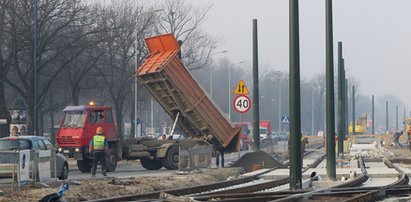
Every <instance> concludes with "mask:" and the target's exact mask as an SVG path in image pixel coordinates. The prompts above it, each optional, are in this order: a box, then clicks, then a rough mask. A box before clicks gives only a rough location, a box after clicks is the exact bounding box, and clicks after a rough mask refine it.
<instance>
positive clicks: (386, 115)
mask: <svg viewBox="0 0 411 202" xmlns="http://www.w3.org/2000/svg"><path fill="white" fill-rule="evenodd" d="M385 131H386V132H387V133H388V131H389V129H388V100H387V101H385Z"/></svg>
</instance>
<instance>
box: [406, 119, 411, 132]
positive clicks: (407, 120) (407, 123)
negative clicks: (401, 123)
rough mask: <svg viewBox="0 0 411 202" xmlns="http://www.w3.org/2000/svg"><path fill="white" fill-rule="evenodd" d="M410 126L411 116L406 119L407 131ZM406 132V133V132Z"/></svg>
mask: <svg viewBox="0 0 411 202" xmlns="http://www.w3.org/2000/svg"><path fill="white" fill-rule="evenodd" d="M410 126H411V117H407V118H406V119H405V127H406V131H409V130H410ZM405 134H406V133H405Z"/></svg>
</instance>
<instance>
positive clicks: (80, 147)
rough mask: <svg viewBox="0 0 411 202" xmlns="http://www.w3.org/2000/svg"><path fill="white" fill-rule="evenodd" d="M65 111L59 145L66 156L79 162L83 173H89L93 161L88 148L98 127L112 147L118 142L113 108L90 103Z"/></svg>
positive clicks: (58, 135) (58, 140)
mask: <svg viewBox="0 0 411 202" xmlns="http://www.w3.org/2000/svg"><path fill="white" fill-rule="evenodd" d="M63 111H64V113H65V114H64V118H63V121H62V122H61V125H60V129H59V131H58V133H57V136H56V140H57V144H58V146H59V147H60V148H62V150H63V153H64V154H65V155H68V156H69V157H74V158H75V159H76V160H77V165H78V166H79V169H80V170H81V171H83V170H85V171H86V172H89V170H90V169H91V161H92V159H91V156H90V154H89V152H88V146H89V144H90V140H91V139H92V138H93V137H94V135H95V134H96V129H97V127H102V128H103V131H104V132H103V134H104V136H105V137H106V139H107V141H108V142H109V144H110V147H112V146H113V145H114V144H115V143H116V142H118V135H117V130H116V125H115V123H114V117H113V113H112V108H111V107H109V106H95V105H94V103H93V102H90V104H89V105H80V106H67V107H66V108H64V110H63ZM79 164H82V165H79ZM80 167H81V168H80Z"/></svg>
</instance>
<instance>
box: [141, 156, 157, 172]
mask: <svg viewBox="0 0 411 202" xmlns="http://www.w3.org/2000/svg"><path fill="white" fill-rule="evenodd" d="M140 163H141V165H142V166H143V167H144V168H145V169H147V170H158V169H160V168H161V167H163V165H161V162H160V161H158V160H156V159H149V158H142V159H140Z"/></svg>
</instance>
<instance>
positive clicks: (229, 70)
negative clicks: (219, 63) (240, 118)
mask: <svg viewBox="0 0 411 202" xmlns="http://www.w3.org/2000/svg"><path fill="white" fill-rule="evenodd" d="M242 63H244V61H240V62H237V63H234V64H242ZM231 93H233V92H232V91H231V66H230V65H229V66H228V120H230V121H231Z"/></svg>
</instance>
